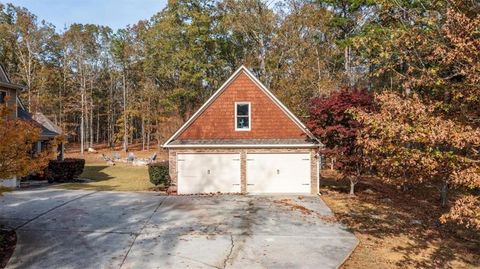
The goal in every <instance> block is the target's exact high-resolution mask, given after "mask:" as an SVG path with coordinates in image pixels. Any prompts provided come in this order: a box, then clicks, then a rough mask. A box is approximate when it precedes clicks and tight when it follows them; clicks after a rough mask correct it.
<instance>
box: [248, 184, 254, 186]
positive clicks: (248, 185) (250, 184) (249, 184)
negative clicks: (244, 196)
mask: <svg viewBox="0 0 480 269" xmlns="http://www.w3.org/2000/svg"><path fill="white" fill-rule="evenodd" d="M253 185H255V184H247V186H253Z"/></svg>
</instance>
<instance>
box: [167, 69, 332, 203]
mask: <svg viewBox="0 0 480 269" xmlns="http://www.w3.org/2000/svg"><path fill="white" fill-rule="evenodd" d="M321 146H322V145H321V143H320V142H319V141H318V140H317V139H316V138H315V137H314V136H313V135H312V134H311V133H310V132H309V131H308V129H307V128H306V127H305V126H304V125H303V123H302V122H301V121H300V120H299V119H298V118H296V117H295V116H294V115H293V114H292V113H291V112H290V111H289V110H288V109H287V108H286V107H285V106H284V105H283V104H282V103H281V102H280V101H279V100H278V99H277V98H276V97H275V96H274V95H273V94H272V93H271V92H270V91H269V90H268V89H267V88H265V86H264V85H263V84H262V83H261V82H259V81H258V79H257V78H255V76H253V74H252V73H251V72H250V71H249V70H248V69H246V68H245V67H243V66H242V67H240V68H239V69H238V70H237V71H236V72H235V73H234V74H233V75H232V76H231V77H230V78H229V79H228V80H227V81H226V82H225V83H224V84H223V85H222V87H220V89H219V90H218V91H217V92H215V94H214V95H213V96H212V97H210V99H208V100H207V102H206V103H205V104H204V105H203V106H202V107H201V108H200V109H199V110H198V111H197V112H196V113H195V114H194V115H193V116H192V117H191V118H190V119H189V120H188V121H187V122H186V123H185V124H184V125H183V126H182V127H181V128H180V129H179V130H178V131H177V132H176V133H175V134H174V135H173V136H172V137H171V138H170V139H168V140H167V142H166V143H165V144H164V147H165V148H167V149H168V151H169V163H170V176H171V178H172V183H173V184H174V185H176V186H177V192H178V193H179V194H196V193H251V194H263V193H269V194H271V193H303V194H306V193H317V192H318V165H319V159H318V156H317V154H316V153H317V152H318V149H319V147H321Z"/></svg>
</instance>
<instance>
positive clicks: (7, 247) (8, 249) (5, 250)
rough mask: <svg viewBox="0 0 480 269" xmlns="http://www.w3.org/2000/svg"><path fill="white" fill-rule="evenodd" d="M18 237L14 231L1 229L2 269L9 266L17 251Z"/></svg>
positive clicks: (0, 261) (0, 252)
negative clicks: (14, 252)
mask: <svg viewBox="0 0 480 269" xmlns="http://www.w3.org/2000/svg"><path fill="white" fill-rule="evenodd" d="M16 243H17V235H16V233H15V231H14V230H4V229H1V227H0V268H5V266H7V263H8V260H10V257H11V256H12V254H13V251H14V250H15V245H16Z"/></svg>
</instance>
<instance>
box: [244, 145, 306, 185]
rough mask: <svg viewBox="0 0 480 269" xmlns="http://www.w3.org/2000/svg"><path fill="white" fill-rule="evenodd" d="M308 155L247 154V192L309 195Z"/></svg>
mask: <svg viewBox="0 0 480 269" xmlns="http://www.w3.org/2000/svg"><path fill="white" fill-rule="evenodd" d="M310 169H311V166H310V154H308V153H305V154H302V153H301V154H297V153H295V154H293V153H277V154H248V155H247V192H249V193H310V178H311V173H310Z"/></svg>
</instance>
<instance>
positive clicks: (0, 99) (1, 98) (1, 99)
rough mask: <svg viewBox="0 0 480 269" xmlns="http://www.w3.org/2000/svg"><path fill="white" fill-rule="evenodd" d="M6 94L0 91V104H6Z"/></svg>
mask: <svg viewBox="0 0 480 269" xmlns="http://www.w3.org/2000/svg"><path fill="white" fill-rule="evenodd" d="M6 98H7V92H4V91H0V104H4V103H5V102H6V100H5V99H6Z"/></svg>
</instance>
